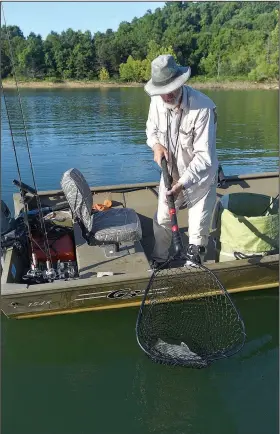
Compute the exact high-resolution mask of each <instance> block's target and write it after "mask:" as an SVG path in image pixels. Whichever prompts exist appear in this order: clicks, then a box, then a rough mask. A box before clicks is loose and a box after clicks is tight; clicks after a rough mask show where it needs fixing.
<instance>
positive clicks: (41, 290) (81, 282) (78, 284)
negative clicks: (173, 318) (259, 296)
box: [1, 254, 279, 297]
mask: <svg viewBox="0 0 280 434" xmlns="http://www.w3.org/2000/svg"><path fill="white" fill-rule="evenodd" d="M252 261H253V262H252ZM277 263H278V264H279V254H276V255H267V256H263V257H261V258H248V259H240V260H238V261H236V260H234V261H225V262H213V263H209V264H208V265H207V264H206V263H205V266H206V268H209V270H210V271H212V272H214V273H217V272H221V271H222V272H223V271H226V270H231V271H234V270H236V269H238V270H241V269H242V270H245V269H246V268H250V267H253V266H258V267H265V266H266V265H274V264H277ZM195 272H197V270H195V271H193V273H195ZM187 273H192V271H186V274H187ZM182 274H183V273H182ZM151 275H152V274H151V273H150V274H148V270H147V273H144V272H142V273H126V274H122V275H119V274H118V275H113V276H103V277H102V278H100V279H99V278H97V277H88V278H86V279H77V280H71V281H70V283H71V289H68V290H67V288H69V281H57V282H55V283H54V282H52V283H44V284H38V285H31V286H29V287H25V288H24V292H23V287H22V284H21V283H19V284H17V283H2V284H1V297H6V296H7V297H8V296H12V295H18V296H22V297H24V296H28V295H30V294H36V293H38V295H39V294H40V295H42V294H51V293H52V292H55V293H58V292H63V293H65V291H66V292H72V291H75V290H79V289H83V288H85V289H88V288H90V287H91V288H93V287H94V288H96V289H98V288H100V287H101V288H102V287H104V285H106V286H107V285H110V284H115V285H119V284H122V283H123V284H128V283H129V282H133V283H136V282H138V283H141V282H147V281H148V280H149V278H150V277H151ZM277 284H278V283H277V282H276V286H277ZM12 286H13V289H12ZM16 286H18V288H16ZM3 290H4V292H3Z"/></svg>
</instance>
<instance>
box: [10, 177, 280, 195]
mask: <svg viewBox="0 0 280 434" xmlns="http://www.w3.org/2000/svg"><path fill="white" fill-rule="evenodd" d="M268 178H279V173H278V172H260V173H251V174H244V175H230V176H225V177H224V181H225V183H227V182H233V181H244V180H246V179H268ZM158 185H159V181H153V182H142V183H135V184H118V185H117V184H113V185H103V186H96V187H90V190H91V191H92V192H97V193H98V192H105V191H109V190H110V191H115V192H116V193H117V192H118V191H119V190H120V191H121V192H125V191H124V190H130V189H135V190H141V189H146V188H156V187H158ZM217 189H219V187H218V188H217ZM221 189H222V190H224V188H221ZM38 194H39V196H64V192H63V191H62V190H41V191H38ZM18 195H20V193H14V194H13V196H14V197H17V196H18ZM27 195H29V193H28V194H27ZM30 196H31V195H30Z"/></svg>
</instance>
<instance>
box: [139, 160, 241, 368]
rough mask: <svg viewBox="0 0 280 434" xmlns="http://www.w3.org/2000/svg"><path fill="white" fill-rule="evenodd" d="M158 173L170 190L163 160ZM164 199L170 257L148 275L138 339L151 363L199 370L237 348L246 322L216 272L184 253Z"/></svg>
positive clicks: (171, 210) (171, 204)
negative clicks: (169, 219)
mask: <svg viewBox="0 0 280 434" xmlns="http://www.w3.org/2000/svg"><path fill="white" fill-rule="evenodd" d="M162 172H163V177H164V182H165V186H166V188H167V189H168V190H170V189H171V179H170V176H169V173H168V170H167V163H166V160H165V158H163V160H162ZM167 201H168V206H169V213H170V218H171V224H172V238H173V245H174V251H175V255H174V256H173V257H170V258H169V259H168V260H167V261H166V263H165V264H163V265H162V266H161V268H159V269H158V270H155V271H154V272H153V274H152V276H151V278H150V281H149V283H148V286H147V288H146V290H145V293H144V297H143V300H142V303H141V306H140V309H139V313H138V317H137V323H136V337H137V342H138V344H139V346H140V348H141V349H142V350H143V351H144V352H145V353H146V354H147V355H148V356H149V357H150V358H151V359H153V360H154V361H156V362H159V363H163V364H169V365H180V366H188V367H196V368H202V367H206V366H208V365H209V364H211V363H212V362H213V361H214V360H217V359H220V358H226V357H230V356H232V355H233V354H235V353H237V352H238V351H240V349H241V348H242V347H243V345H244V342H245V337H246V334H245V326H244V323H243V320H242V318H241V316H240V314H239V312H238V310H237V309H236V307H235V305H234V303H233V301H232V300H231V298H230V296H229V294H228V292H227V291H226V289H225V288H224V287H223V285H222V283H221V282H220V281H219V279H218V278H217V276H216V275H215V274H214V273H213V272H212V271H210V270H209V269H208V268H207V267H205V266H204V265H202V264H199V263H197V262H194V261H193V260H191V258H190V257H189V256H188V255H186V254H185V252H184V248H183V245H182V241H181V237H180V233H179V227H178V222H177V216H176V210H175V205H174V198H173V196H172V195H170V196H168V198H167Z"/></svg>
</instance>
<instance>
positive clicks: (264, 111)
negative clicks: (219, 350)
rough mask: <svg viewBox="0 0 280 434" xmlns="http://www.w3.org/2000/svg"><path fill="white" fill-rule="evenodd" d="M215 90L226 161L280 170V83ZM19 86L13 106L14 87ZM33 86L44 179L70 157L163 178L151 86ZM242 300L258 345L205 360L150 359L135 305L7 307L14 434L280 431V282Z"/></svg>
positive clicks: (5, 404)
mask: <svg viewBox="0 0 280 434" xmlns="http://www.w3.org/2000/svg"><path fill="white" fill-rule="evenodd" d="M204 92H205V93H207V94H208V95H209V96H210V97H212V98H213V100H214V101H215V102H216V104H217V107H218V115H219V118H218V140H217V142H218V143H217V145H218V153H219V158H220V161H221V163H222V164H223V168H224V172H225V173H226V174H236V173H237V174H240V173H252V172H263V171H275V170H277V169H278V92H277V91H261V90H260V91H256V90H254V91H204ZM7 95H8V98H9V101H8V104H9V105H10V107H12V105H13V98H14V92H12V91H10V92H9V93H7ZM21 96H22V104H23V109H24V115H25V120H26V125H27V129H28V137H29V142H30V149H31V154H32V160H33V164H34V169H35V175H36V182H37V186H38V188H39V189H44V190H45V189H56V188H60V185H59V184H60V179H61V176H62V174H63V172H64V171H65V170H67V169H68V168H70V167H77V168H78V169H80V170H81V171H82V172H83V173H84V175H85V177H86V179H87V180H88V182H89V184H90V185H92V186H93V185H104V184H119V183H133V182H144V181H156V180H158V179H159V172H158V170H157V169H156V165H155V163H153V159H152V153H151V151H150V149H149V148H148V147H147V146H146V145H145V122H146V116H147V111H148V105H149V99H148V97H147V96H146V95H145V93H144V92H143V89H141V88H134V89H129V88H122V89H102V90H98V89H93V90H89V89H87V90H84V89H83V90H22V91H21ZM2 118H3V123H2V167H1V168H2V198H3V199H4V200H5V201H6V202H7V203H8V205H9V206H10V207H12V200H11V194H12V193H13V192H15V191H16V189H15V188H14V186H13V184H12V180H13V179H18V175H17V171H16V165H15V158H14V155H13V150H12V144H11V137H10V134H9V129H8V124H7V117H6V116H5V112H4V107H3V104H2ZM12 122H13V125H14V126H15V128H14V132H15V142H16V145H17V150H18V158H19V163H20V169H21V176H22V180H23V182H26V183H29V184H31V185H32V178H31V173H30V166H29V164H28V154H27V151H26V148H25V146H24V141H23V139H22V138H21V135H20V132H21V127H20V119H16V118H13V119H12ZM16 126H18V129H17V128H16ZM234 299H235V301H236V304H237V307H238V308H239V309H240V311H241V314H242V316H243V318H244V321H245V324H246V329H247V335H248V336H247V342H246V345H245V347H244V349H243V350H242V352H240V353H239V354H237V355H236V356H234V357H232V358H230V359H228V360H224V361H219V362H217V363H215V364H214V365H213V366H211V367H210V368H208V369H203V370H193V369H183V368H170V367H166V366H161V365H155V364H153V363H152V362H151V361H150V360H148V359H147V358H146V357H145V355H144V354H143V353H142V352H141V351H140V349H139V348H138V346H137V343H136V339H135V331H134V330H135V321H136V316H137V309H134V308H131V309H123V310H122V309H121V310H117V311H114V312H112V311H110V312H107V311H104V312H96V313H83V314H75V315H67V316H66V315H65V316H64V315H62V316H58V317H50V318H41V319H30V320H24V321H16V320H7V319H6V318H5V317H2V433H3V434H15V433H21V434H33V433H34V434H133V433H135V434H149V433H158V434H276V433H278V407H279V399H278V384H279V381H278V342H279V336H278V328H279V327H278V325H279V323H278V292H277V291H276V290H268V291H262V292H261V291H260V292H258V293H255V292H252V293H247V294H239V295H236V296H235V297H234Z"/></svg>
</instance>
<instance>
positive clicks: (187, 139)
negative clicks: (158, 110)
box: [179, 127, 195, 149]
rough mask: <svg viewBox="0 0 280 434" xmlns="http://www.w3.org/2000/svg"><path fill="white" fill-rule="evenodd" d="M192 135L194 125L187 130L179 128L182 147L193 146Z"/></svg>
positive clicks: (193, 133)
mask: <svg viewBox="0 0 280 434" xmlns="http://www.w3.org/2000/svg"><path fill="white" fill-rule="evenodd" d="M194 135H195V132H194V127H192V128H189V129H188V130H187V131H185V130H182V129H181V128H180V129H179V137H180V143H181V146H182V148H183V149H188V148H191V149H192V148H193V141H194Z"/></svg>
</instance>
